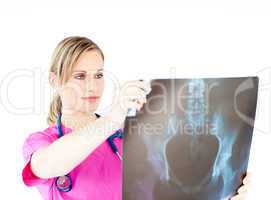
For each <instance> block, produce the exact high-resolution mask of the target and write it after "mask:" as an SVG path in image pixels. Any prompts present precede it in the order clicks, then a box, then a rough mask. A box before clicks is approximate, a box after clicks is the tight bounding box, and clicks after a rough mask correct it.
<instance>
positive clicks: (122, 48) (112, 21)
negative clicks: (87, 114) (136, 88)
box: [0, 0, 271, 200]
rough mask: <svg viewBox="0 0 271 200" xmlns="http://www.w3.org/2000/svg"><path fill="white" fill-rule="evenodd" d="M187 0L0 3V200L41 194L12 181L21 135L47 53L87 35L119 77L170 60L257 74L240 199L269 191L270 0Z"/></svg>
mask: <svg viewBox="0 0 271 200" xmlns="http://www.w3.org/2000/svg"><path fill="white" fill-rule="evenodd" d="M187 2H190V3H183V2H181V1H167V2H166V3H165V2H162V1H148V2H146V1H143V0H142V1H141V0H140V1H138V0H137V1H134V2H133V3H132V2H131V3H128V1H114V2H113V1H111V2H107V3H106V2H105V1H99V3H94V2H90V1H76V2H71V1H58V2H51V3H49V2H48V1H47V3H45V2H39V1H17V2H16V1H9V2H8V3H3V2H2V1H1V3H0V26H1V31H0V53H1V54H0V55H1V59H0V70H1V72H0V81H1V104H0V113H1V121H2V123H1V139H0V153H1V154H0V155H1V165H0V169H1V170H0V173H1V181H0V192H1V199H27V200H30V199H33V200H34V199H35V200H36V199H41V198H40V195H39V194H38V193H37V191H36V189H35V188H27V187H25V186H24V185H23V183H22V181H21V169H22V168H23V160H22V154H21V148H22V143H23V141H24V139H25V138H26V137H27V135H28V134H29V133H31V132H34V131H38V130H43V128H46V126H47V124H46V121H45V119H46V115H47V111H48V105H49V100H50V90H49V86H48V83H47V77H46V76H47V71H48V66H49V61H50V56H51V53H52V50H53V48H54V47H55V45H56V44H57V43H58V42H59V41H60V40H61V39H63V38H64V37H66V36H70V35H83V36H87V37H89V38H91V39H92V40H94V41H95V42H96V43H97V44H98V45H99V46H100V47H101V48H102V49H103V51H104V53H105V57H106V63H105V68H106V69H107V70H108V71H110V72H112V73H113V74H114V75H116V76H117V77H119V78H120V79H137V78H156V77H169V76H170V69H171V68H174V69H175V71H176V74H177V75H176V76H177V77H180V78H183V77H231V76H250V75H258V76H259V77H260V87H259V89H260V91H259V101H258V110H257V120H256V124H255V126H256V128H255V131H254V138H253V144H252V149H251V159H250V164H249V171H250V172H251V173H252V175H253V179H252V187H251V189H250V190H249V199H261V200H265V199H270V187H269V185H270V169H271V163H270V153H271V128H270V127H271V125H270V124H271V123H270V118H271V117H270V116H271V114H270V113H271V107H270V94H271V68H270V67H271V26H270V24H271V12H270V11H271V5H270V4H269V2H268V1H260V0H258V1H250V0H246V1H245V0H243V1H236V0H235V1H234V0H228V1H219V0H216V1H215V0H214V1H193V0H192V1H187ZM34 72H35V79H34V78H33V76H30V75H31V73H34ZM22 74H24V75H22ZM27 74H28V76H27ZM39 76H40V77H39ZM33 81H34V82H33ZM107 92H108V95H110V94H109V92H110V90H107ZM105 96H106V95H105ZM107 101H110V98H106V99H105V100H104V102H107Z"/></svg>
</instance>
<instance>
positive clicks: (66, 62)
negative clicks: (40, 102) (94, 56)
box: [47, 36, 104, 125]
mask: <svg viewBox="0 0 271 200" xmlns="http://www.w3.org/2000/svg"><path fill="white" fill-rule="evenodd" d="M90 50H98V51H99V52H100V54H101V56H102V59H103V60H104V54H103V52H102V50H101V49H100V48H99V47H98V46H97V45H96V44H95V43H94V42H93V41H92V40H90V39H89V38H86V37H80V36H71V37H67V38H65V39H63V40H62V41H60V42H59V43H58V45H57V46H56V48H55V49H54V52H53V55H52V59H51V64H50V72H53V73H55V74H56V75H57V77H58V78H59V80H60V82H61V83H65V82H66V81H67V80H68V78H69V76H70V74H71V72H72V69H73V66H74V64H75V63H76V61H77V60H78V58H79V57H80V55H81V54H83V53H84V52H86V51H90ZM61 109H62V103H61V98H60V96H59V95H58V94H56V95H55V96H54V98H53V100H52V102H51V104H50V108H49V113H48V117H47V123H48V124H49V125H52V124H54V123H55V122H56V119H57V115H58V114H59V113H60V112H61Z"/></svg>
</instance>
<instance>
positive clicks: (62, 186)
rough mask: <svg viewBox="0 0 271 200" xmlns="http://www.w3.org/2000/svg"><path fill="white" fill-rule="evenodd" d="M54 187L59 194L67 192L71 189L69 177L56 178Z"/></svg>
mask: <svg viewBox="0 0 271 200" xmlns="http://www.w3.org/2000/svg"><path fill="white" fill-rule="evenodd" d="M56 187H57V189H58V190H59V191H61V192H69V191H70V190H71V189H72V180H71V177H70V176H69V175H65V176H59V177H57V179H56Z"/></svg>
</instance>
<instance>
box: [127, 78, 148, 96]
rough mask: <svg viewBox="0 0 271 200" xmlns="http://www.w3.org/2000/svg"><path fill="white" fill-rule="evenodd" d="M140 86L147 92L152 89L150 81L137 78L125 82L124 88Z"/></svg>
mask: <svg viewBox="0 0 271 200" xmlns="http://www.w3.org/2000/svg"><path fill="white" fill-rule="evenodd" d="M131 87H138V88H140V89H141V90H143V91H144V92H145V93H149V92H150V91H151V87H150V83H149V82H147V81H144V80H135V81H127V82H125V84H124V87H123V88H131Z"/></svg>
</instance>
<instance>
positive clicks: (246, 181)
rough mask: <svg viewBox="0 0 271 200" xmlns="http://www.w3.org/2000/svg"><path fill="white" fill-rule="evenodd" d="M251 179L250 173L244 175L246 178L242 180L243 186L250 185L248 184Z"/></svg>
mask: <svg viewBox="0 0 271 200" xmlns="http://www.w3.org/2000/svg"><path fill="white" fill-rule="evenodd" d="M251 177H252V175H251V173H248V174H247V175H246V177H245V178H244V180H243V183H244V184H248V183H250V182H251Z"/></svg>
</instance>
